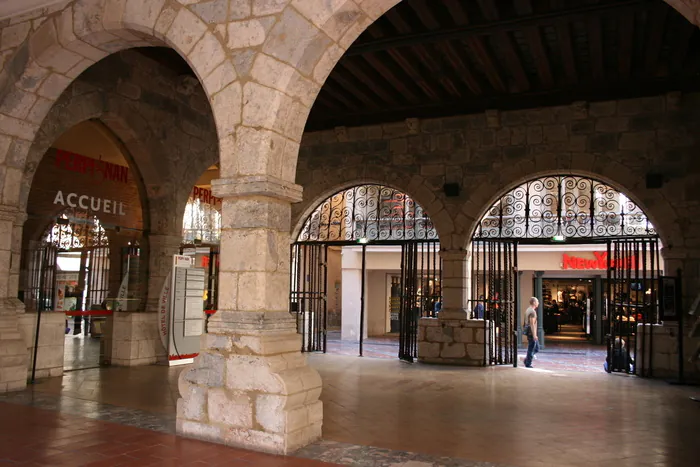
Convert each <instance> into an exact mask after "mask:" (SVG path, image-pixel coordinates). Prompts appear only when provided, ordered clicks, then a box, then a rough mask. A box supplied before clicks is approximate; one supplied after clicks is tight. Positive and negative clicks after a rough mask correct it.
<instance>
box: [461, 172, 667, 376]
mask: <svg viewBox="0 0 700 467" xmlns="http://www.w3.org/2000/svg"><path fill="white" fill-rule="evenodd" d="M509 242H510V243H513V244H514V245H516V247H515V248H516V251H517V254H516V259H515V260H514V261H512V262H511V263H510V264H509V263H508V260H507V259H503V255H502V253H501V251H504V248H505V251H507V246H505V245H507V244H508V243H509ZM494 245H495V246H494ZM659 251H660V244H659V239H658V236H657V234H656V231H655V229H654V227H653V225H652V224H651V223H650V221H649V219H648V218H647V216H646V214H645V213H644V212H643V211H642V209H641V208H640V207H638V206H637V205H636V204H635V203H634V202H633V201H632V200H630V199H629V198H628V197H626V196H625V195H624V194H623V193H620V192H619V191H617V190H615V189H614V188H612V187H610V186H609V185H607V184H605V183H603V182H601V181H598V180H595V179H591V178H587V177H580V176H575V175H555V176H547V177H542V178H537V179H533V180H530V181H528V182H526V183H524V184H522V185H520V186H518V187H516V188H514V189H513V190H511V191H509V192H508V193H506V194H505V195H504V196H503V197H502V198H500V199H499V200H498V201H497V202H496V203H494V204H493V205H492V206H491V208H489V210H488V211H487V212H486V214H485V215H484V216H483V217H482V219H481V220H480V222H479V224H478V226H477V229H476V231H475V233H474V236H473V241H472V257H471V263H472V268H471V270H472V280H471V283H472V286H471V292H470V297H471V300H470V306H471V309H472V317H473V318H474V319H483V320H484V329H485V332H491V334H492V338H491V339H487V343H486V346H487V348H486V349H485V350H486V353H487V355H489V354H491V355H494V354H497V355H498V354H499V352H500V351H499V346H502V344H503V342H504V340H507V338H504V337H503V336H502V335H500V334H499V337H498V338H497V337H495V335H494V334H495V333H494V332H493V331H490V330H492V329H497V330H499V333H501V332H503V331H504V330H505V331H506V332H507V331H508V327H507V323H508V319H510V318H511V317H512V318H513V320H514V322H515V326H514V329H513V330H512V335H514V336H515V338H514V341H515V342H516V344H515V345H517V346H518V347H519V348H520V353H521V354H522V353H523V352H524V348H523V344H526V343H527V338H526V337H524V336H523V335H522V329H523V323H524V319H525V315H524V313H525V309H526V308H527V304H528V302H529V299H530V297H536V298H537V299H538V300H539V303H540V304H541V305H540V307H539V308H538V310H537V312H538V327H539V329H537V335H538V338H539V345H540V349H541V350H543V351H546V353H543V354H542V356H544V355H547V354H550V353H552V352H554V353H556V352H561V353H562V354H572V355H573V354H576V352H574V350H575V346H576V345H578V346H579V347H580V348H581V349H584V350H591V349H593V350H591V351H594V353H595V355H593V354H592V353H590V352H588V353H586V352H582V354H584V355H587V358H594V359H595V361H594V362H591V365H593V366H594V367H595V371H608V372H623V373H630V374H637V375H640V376H648V375H651V374H652V373H653V367H652V364H651V363H652V362H651V361H650V359H649V358H648V354H649V352H650V348H652V347H653V335H652V326H654V325H657V324H659V323H660V317H659V311H658V310H659V294H658V287H659V280H660V277H661V273H662V270H663V265H662V264H661V262H660V255H659ZM506 258H507V256H506ZM508 280H512V281H513V283H514V284H515V285H514V288H515V289H516V292H515V294H514V295H515V299H514V300H513V301H512V303H513V311H512V312H511V311H506V312H504V311H499V312H497V313H496V314H494V311H490V312H489V311H488V307H491V309H492V310H494V309H499V310H500V309H501V308H504V309H505V310H508V309H509V308H508V307H509V306H510V302H511V301H510V300H508V299H507V298H506V297H507V296H508V293H509V292H508V289H509V287H508V286H507V285H506V284H507V283H508ZM504 288H505V292H504V290H502V289H504ZM504 293H505V295H504ZM482 316H483V317H482ZM498 320H500V323H499V322H498ZM503 322H505V323H506V328H505V329H503ZM487 335H488V334H487ZM595 346H597V347H595ZM562 349H563V350H562ZM645 356H646V357H647V358H645ZM506 357H507V355H506ZM521 358H522V355H521ZM486 360H487V361H486V364H509V363H511V362H510V361H509V360H508V358H503V359H500V358H496V359H490V360H489V359H486ZM512 363H513V365H515V366H517V364H518V359H517V358H515V359H513V361H512ZM543 365H544V364H543ZM566 369H570V368H566Z"/></svg>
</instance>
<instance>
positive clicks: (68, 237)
mask: <svg viewBox="0 0 700 467" xmlns="http://www.w3.org/2000/svg"><path fill="white" fill-rule="evenodd" d="M44 240H45V241H46V242H47V243H49V244H51V245H54V246H55V247H56V248H58V249H59V250H63V251H66V250H75V249H81V248H94V247H100V246H108V245H109V240H108V239H107V233H106V232H105V229H104V227H102V225H101V224H100V220H99V219H98V218H97V217H95V216H90V215H89V214H88V213H87V212H85V211H79V210H74V209H70V210H67V211H65V212H64V213H63V214H61V216H60V217H59V218H58V221H57V222H56V223H54V224H53V225H52V226H51V227H50V228H49V230H48V232H47V233H46V236H45V237H44Z"/></svg>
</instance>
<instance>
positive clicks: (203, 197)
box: [192, 186, 221, 206]
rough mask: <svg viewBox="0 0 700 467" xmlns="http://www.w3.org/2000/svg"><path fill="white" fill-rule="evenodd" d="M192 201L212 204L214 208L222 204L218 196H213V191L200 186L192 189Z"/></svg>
mask: <svg viewBox="0 0 700 467" xmlns="http://www.w3.org/2000/svg"><path fill="white" fill-rule="evenodd" d="M192 199H198V200H200V201H201V202H202V203H206V204H211V205H212V206H216V205H217V204H219V203H221V198H217V197H216V196H214V195H212V194H211V190H207V189H206V188H200V187H198V186H196V187H194V188H193V189H192Z"/></svg>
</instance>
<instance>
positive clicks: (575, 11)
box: [345, 0, 650, 55]
mask: <svg viewBox="0 0 700 467" xmlns="http://www.w3.org/2000/svg"><path fill="white" fill-rule="evenodd" d="M649 5H650V3H649V1H648V0H622V1H620V2H615V3H601V4H593V5H584V6H581V7H576V8H571V9H569V10H567V11H548V12H545V13H538V14H533V15H531V16H522V17H516V18H509V19H504V20H500V21H496V22H488V23H485V24H464V25H460V26H457V27H455V28H441V29H439V30H435V31H425V32H419V33H412V34H407V35H403V36H398V37H383V36H382V37H375V40H370V41H366V42H363V43H358V44H356V45H353V46H352V47H350V48H349V49H348V50H347V52H346V53H345V54H346V55H361V54H364V53H367V52H376V51H382V50H388V49H392V48H396V47H407V46H411V45H414V44H427V43H434V42H442V41H449V40H465V39H466V38H468V37H475V36H476V37H479V36H484V35H489V34H493V33H495V32H507V31H514V30H517V29H522V28H523V27H527V26H537V27H543V26H551V25H553V24H556V23H557V22H558V21H560V20H567V21H569V22H572V21H581V20H586V19H587V18H589V17H591V16H608V15H610V16H617V15H621V14H629V13H630V12H634V11H641V10H645V9H647V8H648V7H649ZM447 6H448V8H450V7H452V8H454V4H452V3H447ZM454 18H455V20H457V17H456V16H455V17H454ZM375 26H376V23H375ZM375 26H372V27H370V29H369V30H370V31H371V30H372V29H374V27H375Z"/></svg>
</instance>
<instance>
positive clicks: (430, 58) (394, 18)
mask: <svg viewBox="0 0 700 467" xmlns="http://www.w3.org/2000/svg"><path fill="white" fill-rule="evenodd" d="M414 4H415V1H414V2H411V4H410V5H411V6H413V5H414ZM399 11H400V10H398V9H396V8H394V9H392V10H389V11H388V12H387V13H386V15H385V16H386V18H387V19H388V20H389V22H391V24H392V25H393V26H394V27H395V28H396V30H397V31H398V33H399V34H410V33H411V32H412V30H413V29H412V28H411V26H409V25H408V23H406V21H405V20H404V18H403V17H402V16H401V13H399ZM424 13H425V14H426V15H431V13H430V11H424ZM419 16H420V14H419ZM421 20H422V18H421ZM412 52H413V53H414V54H415V55H416V56H417V57H418V59H419V63H423V64H425V66H426V68H427V69H428V70H429V71H430V74H431V75H432V76H434V77H436V78H437V80H438V82H439V83H440V85H441V86H442V87H443V89H444V90H445V91H447V93H448V94H450V95H451V96H453V97H461V95H462V94H461V93H460V92H459V90H458V89H457V87H456V86H455V84H454V82H452V79H451V78H450V77H449V76H448V74H447V72H446V71H445V70H444V69H443V67H442V65H440V63H439V62H438V61H437V60H436V59H435V57H434V55H433V54H432V53H431V52H430V51H429V50H428V49H427V48H426V46H424V45H422V44H418V45H415V46H414V47H412ZM426 81H427V80H426Z"/></svg>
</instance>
